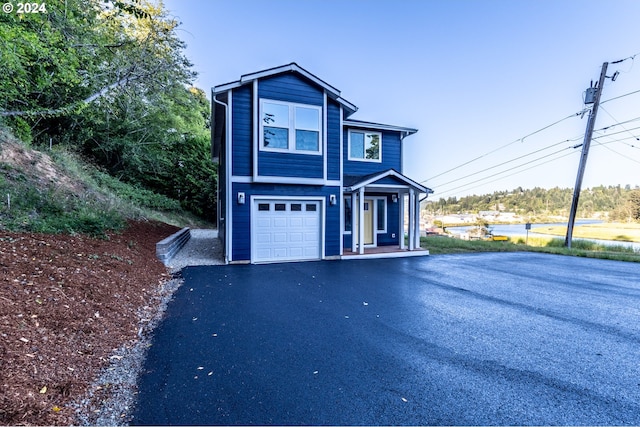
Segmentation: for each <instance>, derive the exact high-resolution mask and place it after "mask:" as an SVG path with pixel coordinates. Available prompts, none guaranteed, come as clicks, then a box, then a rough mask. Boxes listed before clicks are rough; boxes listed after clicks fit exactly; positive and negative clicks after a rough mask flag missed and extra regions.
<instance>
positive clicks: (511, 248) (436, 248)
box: [420, 236, 640, 262]
mask: <svg viewBox="0 0 640 427" xmlns="http://www.w3.org/2000/svg"><path fill="white" fill-rule="evenodd" d="M528 243H529V244H528V245H525V237H524V236H522V237H513V238H511V240H510V241H508V242H492V241H482V240H461V239H455V238H451V237H445V236H428V237H421V238H420V246H421V247H423V248H425V249H428V250H429V252H430V253H431V254H432V255H438V254H456V253H471V252H521V251H529V252H542V253H549V254H556V255H568V256H581V257H587V258H599V259H612V260H618V261H630V262H640V252H638V251H635V250H634V249H633V248H631V247H628V246H624V245H612V246H609V245H602V244H599V243H596V242H591V241H587V240H574V241H573V243H572V245H571V246H572V247H571V249H569V248H566V247H565V246H564V239H555V238H549V237H532V236H529V240H528Z"/></svg>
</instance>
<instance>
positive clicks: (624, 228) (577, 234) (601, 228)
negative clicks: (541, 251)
mask: <svg viewBox="0 0 640 427" xmlns="http://www.w3.org/2000/svg"><path fill="white" fill-rule="evenodd" d="M531 232H532V233H543V234H551V235H554V236H566V234H567V227H566V226H563V225H559V226H549V227H534V228H533V229H532V230H531ZM573 237H574V238H580V239H598V240H616V241H619V242H640V224H636V223H617V222H615V223H600V224H584V225H577V226H575V228H574V229H573Z"/></svg>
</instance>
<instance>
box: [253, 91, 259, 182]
mask: <svg viewBox="0 0 640 427" xmlns="http://www.w3.org/2000/svg"><path fill="white" fill-rule="evenodd" d="M258 89H259V88H258V80H254V81H253V97H252V100H251V112H252V116H253V124H252V129H253V135H252V137H251V151H252V152H253V159H252V163H253V179H256V177H257V176H258V146H259V145H260V136H259V135H260V132H259V130H260V126H259V124H258V121H259V118H260V112H259V110H258Z"/></svg>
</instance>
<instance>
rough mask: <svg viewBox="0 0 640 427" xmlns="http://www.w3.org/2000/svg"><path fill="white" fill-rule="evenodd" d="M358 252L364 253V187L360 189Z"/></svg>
mask: <svg viewBox="0 0 640 427" xmlns="http://www.w3.org/2000/svg"><path fill="white" fill-rule="evenodd" d="M358 199H359V200H358V252H359V253H360V255H362V254H364V187H360V190H359V191H358Z"/></svg>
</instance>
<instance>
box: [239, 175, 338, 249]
mask: <svg viewBox="0 0 640 427" xmlns="http://www.w3.org/2000/svg"><path fill="white" fill-rule="evenodd" d="M238 192H244V193H245V200H246V202H245V204H244V205H239V204H237V203H235V202H234V204H233V238H232V240H233V242H232V246H233V248H232V254H233V261H249V260H250V259H251V196H254V195H259V196H292V197H293V196H309V197H324V198H325V209H326V212H325V221H326V222H325V225H324V226H325V236H324V239H325V256H336V255H340V245H341V235H342V233H341V230H340V209H342V204H341V203H337V204H336V205H335V206H331V205H330V204H329V196H330V195H331V194H334V195H335V196H336V197H337V198H338V199H340V187H327V186H318V185H281V184H248V183H234V184H233V193H232V200H233V201H235V200H237V197H238Z"/></svg>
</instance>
